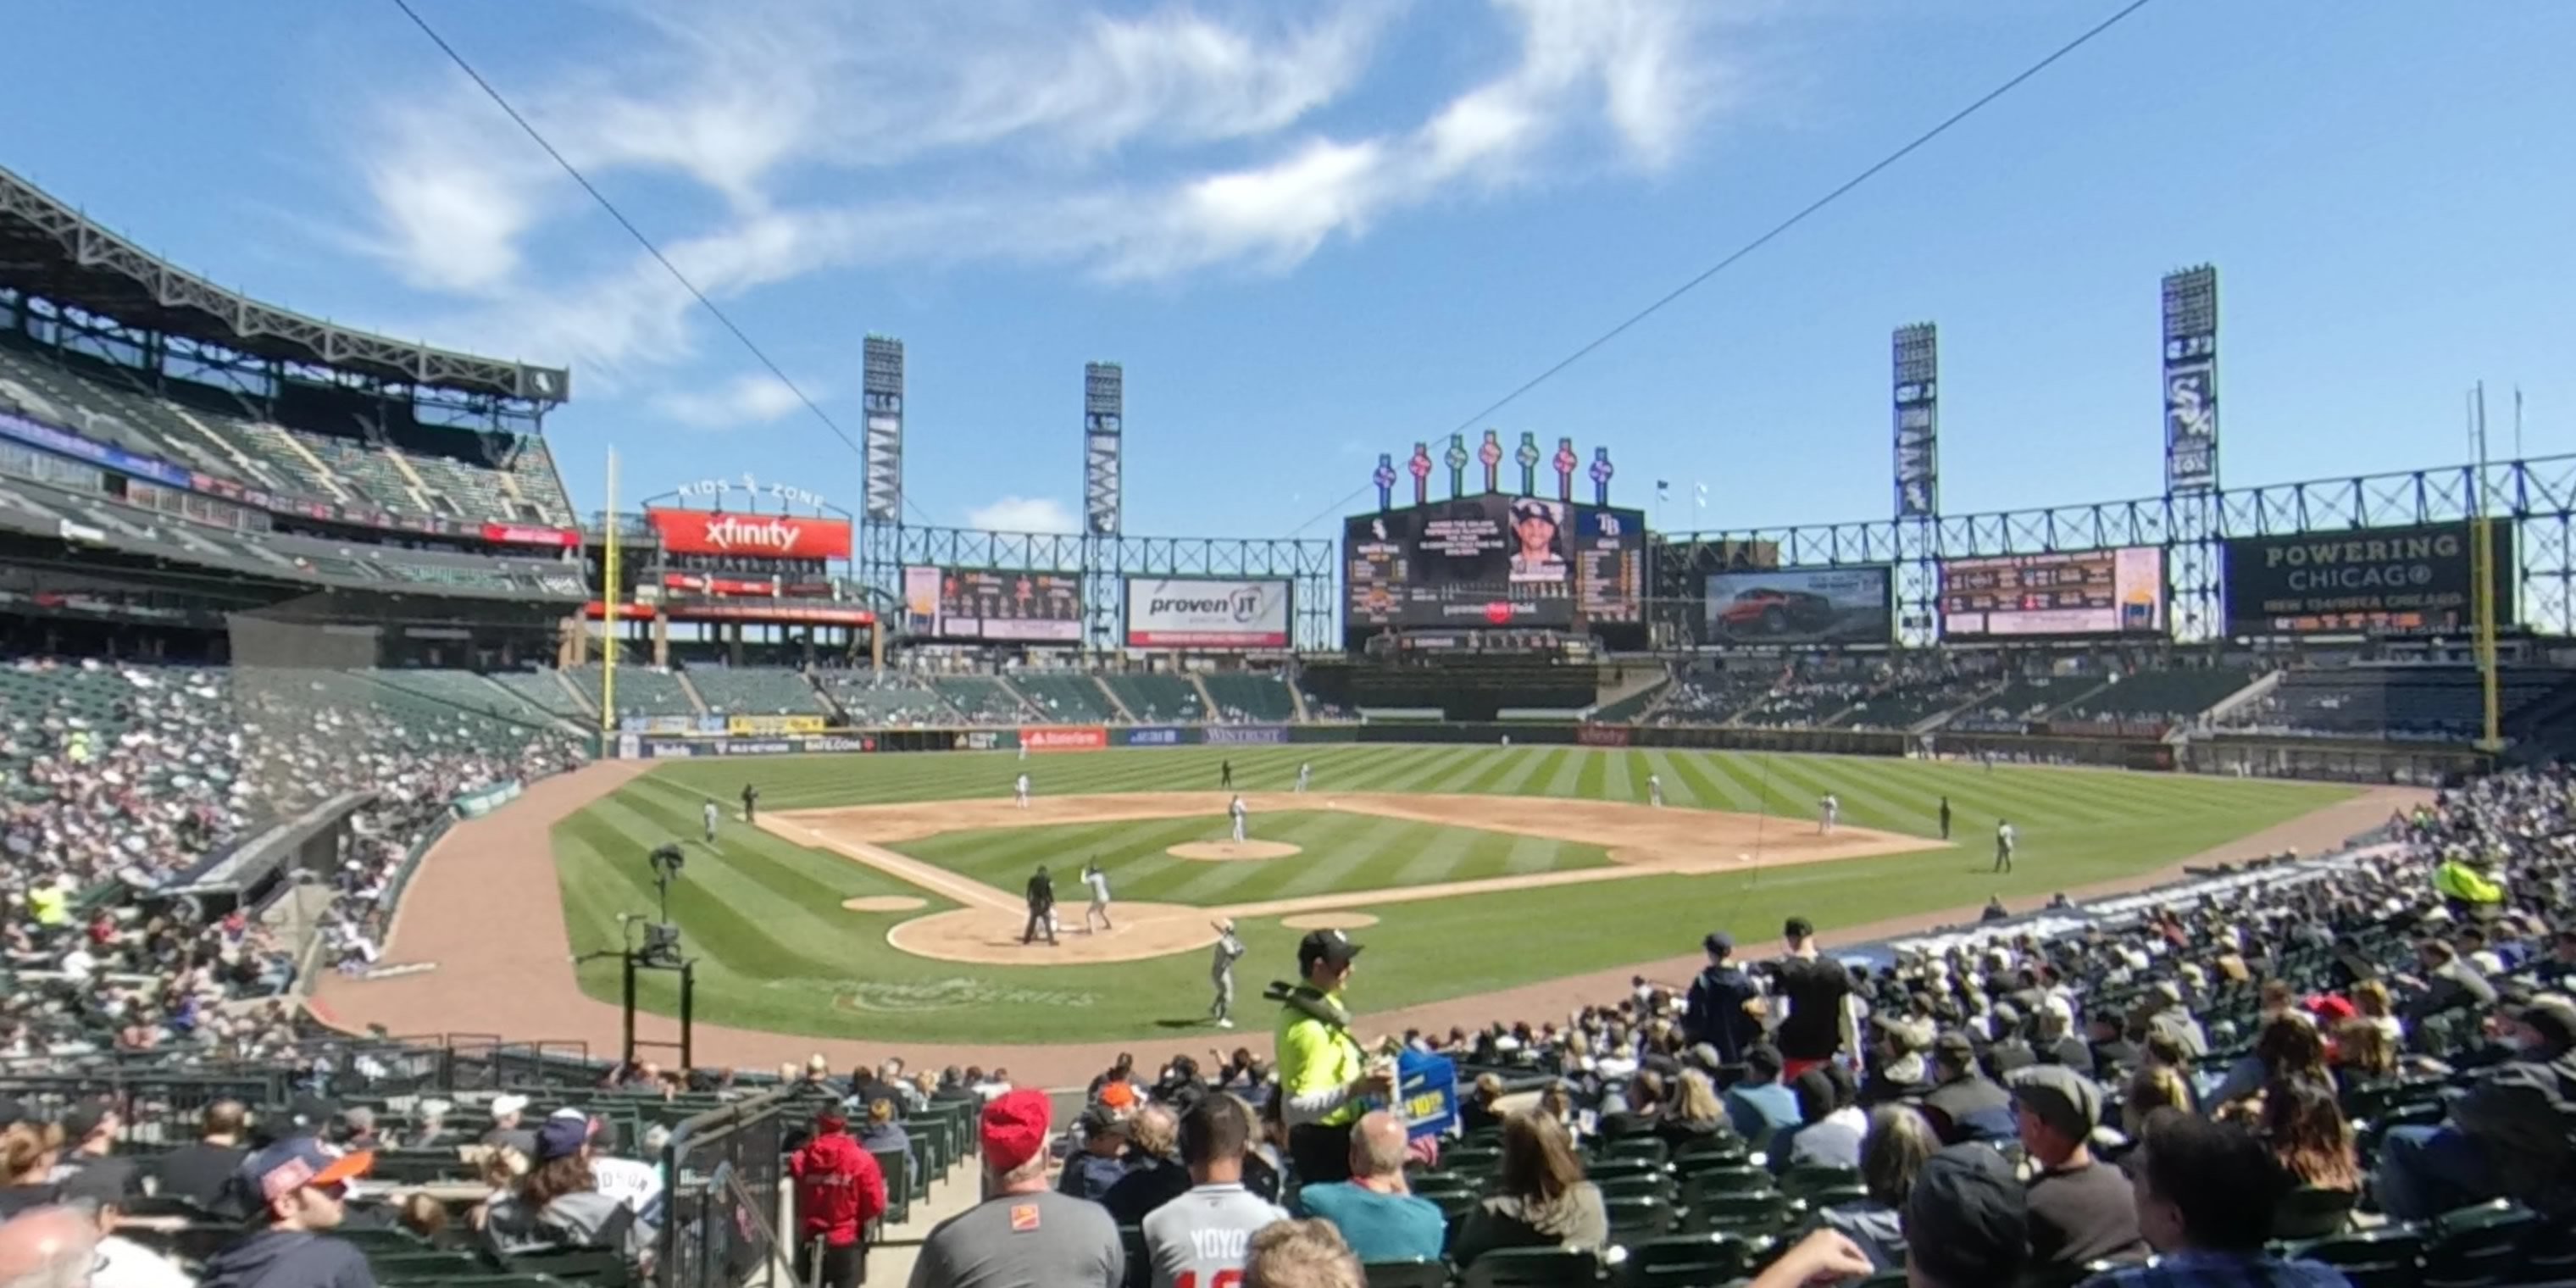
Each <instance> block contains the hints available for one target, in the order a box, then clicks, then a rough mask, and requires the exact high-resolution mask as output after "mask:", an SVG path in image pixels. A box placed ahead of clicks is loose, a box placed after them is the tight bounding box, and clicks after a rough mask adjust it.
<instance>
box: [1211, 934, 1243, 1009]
mask: <svg viewBox="0 0 2576 1288" xmlns="http://www.w3.org/2000/svg"><path fill="white" fill-rule="evenodd" d="M1242 956H1243V941H1242V940H1240V939H1237V938H1235V937H1234V923H1233V922H1232V921H1220V922H1218V923H1216V949H1215V955H1214V957H1213V959H1212V960H1211V961H1210V962H1209V963H1208V978H1209V980H1210V981H1211V982H1213V983H1214V984H1215V985H1216V1004H1215V1005H1213V1006H1210V1007H1209V1008H1208V1014H1210V1015H1213V1016H1215V1017H1216V1026H1217V1027H1218V1028H1220V1029H1230V1028H1233V1027H1234V963H1235V962H1236V961H1238V960H1240V959H1241V958H1242Z"/></svg>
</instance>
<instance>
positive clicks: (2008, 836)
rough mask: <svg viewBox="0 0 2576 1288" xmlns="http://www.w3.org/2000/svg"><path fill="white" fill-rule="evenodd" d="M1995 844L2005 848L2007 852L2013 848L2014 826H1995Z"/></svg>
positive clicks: (2006, 824) (2004, 824) (2000, 824)
mask: <svg viewBox="0 0 2576 1288" xmlns="http://www.w3.org/2000/svg"><path fill="white" fill-rule="evenodd" d="M1995 844H1997V845H2000V846H2002V847H2004V848H2005V849H2006V850H2010V849H2011V848H2012V847H2013V825H2012V824H2010V823H1998V824H1996V825H1995Z"/></svg>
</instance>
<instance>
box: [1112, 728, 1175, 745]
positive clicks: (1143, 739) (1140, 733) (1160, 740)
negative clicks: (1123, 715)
mask: <svg viewBox="0 0 2576 1288" xmlns="http://www.w3.org/2000/svg"><path fill="white" fill-rule="evenodd" d="M1119 741H1120V742H1122V743H1124V744H1125V745H1127V746H1130V747H1177V746H1180V745H1181V731H1180V730H1178V729H1160V728H1155V729H1127V730H1123V731H1121V736H1120V738H1119Z"/></svg>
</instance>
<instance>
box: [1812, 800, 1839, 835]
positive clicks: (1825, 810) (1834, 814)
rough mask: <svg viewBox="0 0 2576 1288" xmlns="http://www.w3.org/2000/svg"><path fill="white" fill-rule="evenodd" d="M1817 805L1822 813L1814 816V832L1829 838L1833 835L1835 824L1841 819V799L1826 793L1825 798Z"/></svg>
mask: <svg viewBox="0 0 2576 1288" xmlns="http://www.w3.org/2000/svg"><path fill="white" fill-rule="evenodd" d="M1817 805H1818V806H1819V808H1820V809H1821V811H1822V812H1821V813H1819V814H1818V815H1817V816H1816V830H1817V831H1819V832H1822V833H1824V834H1825V835H1827V836H1831V835H1833V834H1834V824H1835V822H1836V821H1838V820H1839V819H1841V818H1842V813H1843V802H1842V798H1841V797H1839V796H1836V795H1834V794H1833V793H1832V792H1827V793H1825V798H1824V799H1823V800H1821V801H1818V802H1817Z"/></svg>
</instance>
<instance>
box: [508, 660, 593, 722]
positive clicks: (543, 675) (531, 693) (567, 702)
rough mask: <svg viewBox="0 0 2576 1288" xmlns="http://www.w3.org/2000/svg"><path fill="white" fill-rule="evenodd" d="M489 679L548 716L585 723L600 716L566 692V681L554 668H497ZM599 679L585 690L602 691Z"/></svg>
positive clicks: (591, 691) (590, 691)
mask: <svg viewBox="0 0 2576 1288" xmlns="http://www.w3.org/2000/svg"><path fill="white" fill-rule="evenodd" d="M489 678H490V679H491V681H492V682H493V683H494V684H497V685H500V686H501V687H502V688H505V689H508V690H509V691H510V692H512V693H514V694H516V695H518V697H519V700H520V701H522V702H525V703H527V704H528V705H529V706H532V707H535V708H537V709H538V710H540V711H543V712H546V713H547V714H549V715H555V716H561V717H562V718H564V719H566V720H575V721H581V722H583V723H589V722H592V721H595V720H597V719H598V718H599V717H598V712H596V711H594V710H592V709H591V708H589V707H587V706H585V705H583V704H582V701H581V700H580V699H579V698H576V697H574V696H573V695H572V694H571V693H568V692H566V691H565V689H564V686H563V681H562V680H561V679H559V678H557V676H556V674H555V673H554V672H553V671H495V672H493V673H492V674H491V675H490V677H489ZM596 678H597V677H595V676H594V677H593V679H594V683H593V684H592V686H591V687H590V688H589V689H588V690H586V692H589V693H592V694H596V693H598V692H599V687H598V685H597V684H596V682H595V681H596ZM593 700H594V701H595V700H596V699H593Z"/></svg>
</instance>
